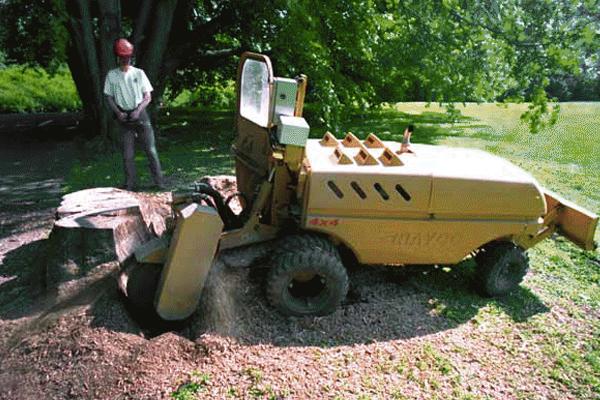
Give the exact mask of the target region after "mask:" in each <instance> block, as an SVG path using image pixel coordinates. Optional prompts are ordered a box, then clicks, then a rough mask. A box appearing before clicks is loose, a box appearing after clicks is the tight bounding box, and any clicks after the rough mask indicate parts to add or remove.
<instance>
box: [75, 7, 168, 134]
mask: <svg viewBox="0 0 600 400" xmlns="http://www.w3.org/2000/svg"><path fill="white" fill-rule="evenodd" d="M66 4H67V11H68V14H69V21H68V29H69V33H70V35H71V45H70V48H69V51H68V63H69V67H70V69H71V74H72V76H73V80H74V81H75V85H76V87H77V91H78V93H79V96H80V98H81V101H82V103H83V108H84V112H85V114H86V117H87V123H88V124H89V128H90V129H88V130H87V131H88V132H90V136H96V137H100V138H101V139H102V140H103V141H104V142H106V143H108V144H112V145H113V146H115V145H117V143H118V142H119V135H118V126H117V123H116V121H115V119H114V117H113V115H112V111H111V110H110V109H109V107H108V106H107V104H106V101H105V98H104V94H103V89H104V79H105V77H106V74H107V72H108V71H109V70H110V69H111V68H115V67H116V58H115V56H114V54H113V43H114V41H115V40H116V39H117V38H119V37H122V36H125V35H124V33H123V31H122V26H121V19H122V15H121V6H122V4H121V0H95V1H90V0H67V1H66ZM176 8H177V0H140V1H139V2H138V7H137V8H136V10H137V13H138V14H137V16H135V18H133V19H132V20H133V21H134V26H133V37H132V38H131V41H132V42H133V43H134V45H135V46H136V56H137V64H138V65H140V66H141V68H143V69H145V70H146V73H147V75H148V77H149V79H150V81H151V82H152V84H153V86H154V93H153V95H154V97H155V98H160V96H161V95H162V92H163V91H164V88H165V82H166V79H165V77H164V76H163V75H162V74H161V70H162V65H163V59H164V54H165V49H166V47H167V43H168V40H169V34H170V31H171V25H172V22H173V14H174V12H175V9H176Z"/></svg>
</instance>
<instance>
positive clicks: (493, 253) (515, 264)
mask: <svg viewBox="0 0 600 400" xmlns="http://www.w3.org/2000/svg"><path fill="white" fill-rule="evenodd" d="M475 260H476V262H477V275H476V281H475V285H476V287H475V289H476V290H477V291H478V292H479V293H480V294H481V295H483V296H485V297H501V296H505V295H507V294H509V293H510V292H512V291H514V290H515V289H517V288H518V287H519V284H520V283H521V282H522V281H523V278H524V277H525V275H526V274H527V271H528V270H529V257H528V256H527V253H525V250H523V249H522V248H521V247H519V246H517V245H515V244H514V243H509V242H502V243H493V244H490V245H488V246H486V247H484V248H483V249H482V250H480V253H479V254H477V256H476V258H475Z"/></svg>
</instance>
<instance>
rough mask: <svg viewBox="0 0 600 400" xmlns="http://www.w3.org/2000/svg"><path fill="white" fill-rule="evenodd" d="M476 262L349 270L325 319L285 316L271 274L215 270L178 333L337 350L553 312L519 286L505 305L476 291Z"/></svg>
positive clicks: (521, 319)
mask: <svg viewBox="0 0 600 400" xmlns="http://www.w3.org/2000/svg"><path fill="white" fill-rule="evenodd" d="M470 263H471V261H465V262H463V263H461V264H460V265H458V266H456V267H455V268H453V269H452V270H451V272H444V271H443V270H441V269H434V267H429V268H422V267H418V268H416V267H415V268H413V267H384V266H379V267H377V266H361V267H355V268H351V269H350V270H349V276H350V292H349V294H348V296H347V298H346V300H345V301H344V302H343V304H342V306H341V307H340V309H339V310H337V311H336V312H334V313H333V314H331V315H329V316H324V317H301V318H297V317H286V316H283V315H281V314H280V313H278V312H277V311H276V310H275V309H274V308H272V307H271V306H270V305H269V304H268V302H267V300H266V296H265V293H264V289H263V288H264V280H265V277H266V272H267V268H261V267H258V268H251V269H247V268H231V267H226V266H223V265H220V266H219V265H218V264H217V265H216V266H215V267H213V271H211V275H213V276H212V277H211V278H209V279H212V281H211V282H210V283H209V282H207V286H206V289H205V292H204V294H203V298H202V301H201V306H200V307H199V309H198V312H197V313H196V314H195V315H194V316H193V318H192V319H191V320H190V324H189V325H188V326H187V327H186V328H184V329H183V330H181V331H179V334H181V335H183V336H185V337H187V338H189V339H190V340H196V339H197V338H198V337H200V336H201V335H202V334H203V333H206V332H214V333H218V334H221V335H225V336H230V337H234V338H236V339H237V340H239V341H240V342H242V343H245V344H271V345H275V346H321V347H333V346H341V345H354V344H363V343H371V342H377V341H387V340H396V339H410V338H414V337H420V336H425V335H431V334H434V333H437V332H441V331H445V330H448V329H453V328H455V327H457V326H459V325H462V324H464V323H466V322H468V321H470V320H471V319H472V318H474V317H476V315H477V314H478V313H479V311H480V310H481V309H482V308H486V307H488V306H489V307H494V308H497V309H499V310H501V311H499V312H502V313H505V314H506V315H507V316H508V317H509V318H510V319H511V320H513V321H516V322H524V321H527V320H528V319H529V318H531V317H532V316H534V315H537V314H540V313H545V312H547V311H548V310H549V309H548V307H547V306H546V305H544V303H543V302H542V301H541V300H540V299H539V298H538V297H537V296H536V295H535V294H534V293H532V292H531V291H530V290H529V289H527V288H525V287H523V286H521V287H520V288H519V289H518V290H516V291H515V292H514V293H512V294H511V295H510V296H507V297H505V298H503V299H486V298H482V297H480V296H478V295H477V294H475V293H474V291H473V289H472V287H471V282H472V273H473V272H472V268H471V266H470V265H469V264H470Z"/></svg>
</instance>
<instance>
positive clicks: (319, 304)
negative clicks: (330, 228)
mask: <svg viewBox="0 0 600 400" xmlns="http://www.w3.org/2000/svg"><path fill="white" fill-rule="evenodd" d="M323 240H326V239H324V238H322V237H319V236H315V238H314V239H308V238H307V237H306V236H305V235H302V239H301V240H300V241H296V242H295V246H294V249H290V250H288V251H287V252H283V251H282V249H278V251H276V252H275V255H274V260H273V261H274V266H273V268H272V269H271V270H270V271H269V274H268V276H267V290H266V291H267V298H268V300H269V302H270V303H271V304H272V305H273V306H274V307H275V308H276V309H277V310H279V311H280V312H281V313H282V314H285V315H293V316H304V315H318V316H322V315H327V314H331V313H332V312H334V311H335V310H336V309H337V308H338V307H339V305H340V303H341V302H342V301H343V300H344V298H345V297H346V294H347V293H348V274H347V272H346V269H345V268H344V265H343V264H342V262H341V260H340V257H339V254H337V251H336V250H335V247H333V245H332V244H331V245H327V244H326V243H323ZM305 293H307V294H306V295H305ZM308 293H309V294H308Z"/></svg>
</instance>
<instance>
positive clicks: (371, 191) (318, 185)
mask: <svg viewBox="0 0 600 400" xmlns="http://www.w3.org/2000/svg"><path fill="white" fill-rule="evenodd" d="M398 168H402V167H398ZM330 182H331V183H330ZM331 185H335V186H336V187H337V188H338V189H339V193H341V194H342V197H339V193H338V194H336V192H335V191H333V190H332V186H331ZM376 185H377V186H376ZM399 190H403V191H404V192H405V195H404V196H409V197H406V198H405V197H403V195H402V194H401V191H399ZM430 193H431V177H430V176H427V175H425V176H418V175H416V176H415V175H400V174H398V175H394V174H379V175H366V174H353V173H351V172H339V173H337V174H335V175H333V174H327V173H320V172H316V173H315V172H313V173H312V174H311V175H310V190H309V204H308V207H309V209H308V213H309V214H311V213H317V214H337V215H348V216H378V215H379V216H389V217H394V216H402V215H407V213H414V212H417V213H420V214H423V213H425V214H427V213H428V209H429V198H430ZM386 195H387V199H386ZM407 199H408V200H407Z"/></svg>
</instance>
